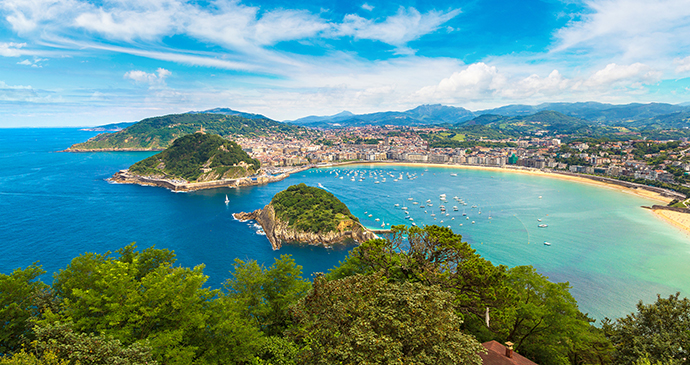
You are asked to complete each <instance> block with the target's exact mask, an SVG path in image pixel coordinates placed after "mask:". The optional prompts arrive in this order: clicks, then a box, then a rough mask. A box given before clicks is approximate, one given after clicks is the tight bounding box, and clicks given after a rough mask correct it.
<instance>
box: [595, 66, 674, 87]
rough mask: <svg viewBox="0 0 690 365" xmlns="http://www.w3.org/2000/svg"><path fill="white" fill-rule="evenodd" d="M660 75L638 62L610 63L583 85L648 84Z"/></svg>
mask: <svg viewBox="0 0 690 365" xmlns="http://www.w3.org/2000/svg"><path fill="white" fill-rule="evenodd" d="M660 76H661V75H660V74H659V72H657V71H655V70H653V69H652V68H651V67H649V66H647V65H644V64H642V63H639V62H638V63H633V64H631V65H617V64H615V63H610V64H608V65H606V67H604V68H603V69H601V70H599V71H597V72H595V73H594V74H593V75H592V76H591V77H590V78H589V79H587V80H586V81H585V82H584V83H583V85H584V86H587V87H594V88H599V87H604V88H608V87H611V86H613V85H617V84H624V85H631V84H637V83H647V84H648V83H652V82H655V81H657V80H658V79H659V77H660Z"/></svg>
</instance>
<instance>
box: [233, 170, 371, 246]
mask: <svg viewBox="0 0 690 365" xmlns="http://www.w3.org/2000/svg"><path fill="white" fill-rule="evenodd" d="M233 217H235V219H238V220H241V221H246V220H254V221H256V222H257V223H258V224H259V225H261V227H262V228H263V230H264V232H266V237H267V238H268V240H269V241H270V242H271V246H273V249H274V250H278V249H280V247H282V245H283V243H292V242H298V243H306V244H310V245H323V246H331V245H333V244H336V243H345V242H348V241H355V242H359V243H361V242H364V241H367V240H370V239H374V238H376V235H375V234H374V233H373V232H371V231H369V230H367V229H366V228H364V227H363V226H362V225H361V224H360V223H359V220H358V219H357V217H355V216H354V215H352V213H350V210H349V209H348V208H347V206H346V205H345V204H344V203H343V202H341V201H340V200H338V198H336V197H335V196H334V195H333V194H331V193H329V192H327V191H325V190H323V189H319V188H315V187H311V186H307V185H306V184H304V183H302V184H299V185H293V186H290V187H289V188H287V189H286V190H283V191H281V192H279V193H278V194H276V195H275V196H274V197H273V199H272V200H271V203H269V204H268V205H266V206H265V207H264V208H263V209H257V210H255V211H254V212H251V213H235V214H233Z"/></svg>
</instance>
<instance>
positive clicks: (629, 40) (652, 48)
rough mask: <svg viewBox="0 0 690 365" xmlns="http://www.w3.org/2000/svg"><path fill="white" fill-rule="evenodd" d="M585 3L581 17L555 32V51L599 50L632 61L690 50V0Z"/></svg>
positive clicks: (626, 0)
mask: <svg viewBox="0 0 690 365" xmlns="http://www.w3.org/2000/svg"><path fill="white" fill-rule="evenodd" d="M585 6H586V7H587V8H588V10H589V11H588V13H586V14H582V15H581V20H579V21H575V22H572V23H570V24H569V25H568V26H566V27H565V28H563V29H561V30H559V31H558V32H557V33H556V38H557V39H558V42H557V44H556V45H555V47H554V51H565V50H585V51H587V50H589V51H590V52H594V51H596V52H597V54H600V55H603V54H615V55H619V56H620V57H622V60H623V61H625V62H630V61H639V60H642V59H654V58H658V57H659V56H662V57H663V56H664V55H666V54H668V53H673V52H680V53H681V54H682V53H687V52H688V51H689V50H690V3H688V0H655V1H650V0H586V1H585ZM584 54H587V52H585V53H584Z"/></svg>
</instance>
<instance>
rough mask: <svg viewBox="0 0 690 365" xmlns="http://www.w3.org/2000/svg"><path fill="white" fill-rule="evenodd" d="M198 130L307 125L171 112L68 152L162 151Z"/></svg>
mask: <svg viewBox="0 0 690 365" xmlns="http://www.w3.org/2000/svg"><path fill="white" fill-rule="evenodd" d="M120 127H122V126H120ZM199 130H202V131H206V132H207V133H209V134H218V135H220V136H224V137H229V136H232V137H235V138H242V137H244V138H257V137H265V136H268V135H286V136H294V135H296V134H299V133H301V132H303V131H304V130H305V128H303V127H298V126H292V125H288V124H284V123H279V122H276V121H274V120H270V119H267V118H258V119H256V118H255V119H249V118H244V117H241V116H237V115H226V114H208V113H186V114H170V115H164V116H160V117H153V118H147V119H144V120H142V121H139V122H137V123H134V124H132V125H129V126H127V128H125V129H122V130H120V131H118V132H116V133H101V134H99V135H97V136H95V137H93V138H91V139H89V140H88V141H86V142H82V143H77V144H75V145H72V146H71V147H70V148H68V149H66V150H65V151H66V152H87V151H162V150H164V149H166V148H168V147H170V146H171V145H172V143H173V141H174V140H175V139H177V138H180V137H182V136H186V135H190V134H194V133H195V132H196V131H199Z"/></svg>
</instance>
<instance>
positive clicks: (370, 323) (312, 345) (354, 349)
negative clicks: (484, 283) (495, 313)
mask: <svg viewBox="0 0 690 365" xmlns="http://www.w3.org/2000/svg"><path fill="white" fill-rule="evenodd" d="M292 311H293V315H294V317H295V322H296V324H295V327H293V328H292V329H291V330H290V332H289V337H290V338H292V339H294V340H295V341H297V342H298V343H299V344H301V345H302V346H303V347H302V352H301V359H300V363H303V364H393V363H396V364H399V363H400V364H407V363H414V364H481V359H480V358H479V356H478V355H477V353H478V352H480V351H483V348H482V347H481V345H479V343H478V342H476V340H474V339H473V338H472V337H471V336H468V335H465V334H463V333H462V332H461V331H460V325H461V323H462V321H461V319H460V317H458V316H457V315H456V314H455V312H454V311H453V306H452V295H451V294H449V293H447V292H444V291H443V290H441V289H440V288H439V287H438V286H426V285H423V284H421V283H388V280H387V279H386V278H385V277H384V276H383V275H381V274H373V275H368V276H363V275H356V276H351V277H347V278H344V279H340V280H333V281H327V280H325V279H324V278H317V279H316V280H315V282H314V289H313V290H312V291H311V292H310V293H309V295H308V296H307V297H306V298H304V299H303V300H301V301H300V302H299V303H298V304H297V305H295V306H294V307H293V309H292Z"/></svg>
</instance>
